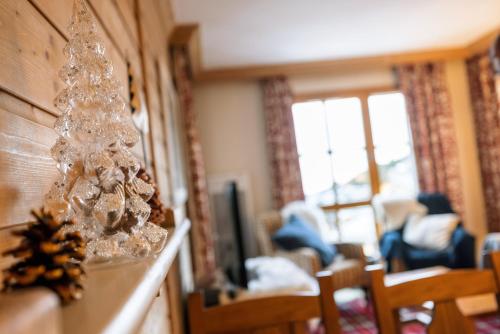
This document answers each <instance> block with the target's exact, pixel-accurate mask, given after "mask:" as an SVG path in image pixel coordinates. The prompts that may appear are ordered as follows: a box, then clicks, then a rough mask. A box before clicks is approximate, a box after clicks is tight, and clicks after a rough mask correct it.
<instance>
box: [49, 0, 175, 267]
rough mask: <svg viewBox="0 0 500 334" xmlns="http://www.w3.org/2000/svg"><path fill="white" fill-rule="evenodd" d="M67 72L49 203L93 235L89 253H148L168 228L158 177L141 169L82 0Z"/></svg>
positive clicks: (133, 134)
mask: <svg viewBox="0 0 500 334" xmlns="http://www.w3.org/2000/svg"><path fill="white" fill-rule="evenodd" d="M69 34H70V38H69V41H68V43H67V45H66V46H65V48H64V50H63V51H64V55H65V56H66V57H67V59H68V61H67V63H66V64H65V65H64V66H63V68H62V69H61V70H60V72H59V77H60V78H61V79H62V80H63V81H64V82H65V83H66V85H67V87H66V88H65V89H64V90H63V91H62V92H61V93H60V94H59V95H58V96H57V97H56V99H55V102H54V103H55V106H56V107H57V108H58V109H59V110H61V112H62V114H61V116H60V117H59V118H58V119H57V121H56V122H55V125H54V129H55V131H56V132H57V133H58V134H59V138H58V139H57V141H56V143H55V145H54V146H53V147H52V150H51V153H52V156H53V158H54V160H56V162H57V167H58V169H59V171H60V177H59V179H58V180H57V181H56V182H55V183H54V185H53V186H52V189H51V190H50V191H49V193H48V194H47V196H46V201H45V206H46V208H48V209H49V210H50V212H51V213H52V214H53V215H54V217H55V218H56V219H58V220H74V221H76V224H75V225H72V226H70V227H68V228H71V229H74V230H78V231H80V233H81V234H82V236H83V237H84V238H85V239H86V240H87V259H88V260H89V261H96V260H102V259H109V258H115V257H142V256H148V255H150V254H152V253H154V252H157V251H159V250H160V249H161V248H162V247H163V245H164V244H165V241H166V236H167V231H166V230H165V229H163V228H161V227H158V226H156V225H154V224H152V223H150V222H148V217H149V214H150V210H151V209H150V207H149V205H148V204H147V203H146V201H148V200H149V198H150V197H151V196H152V195H153V193H154V189H153V187H152V186H151V185H149V184H148V183H146V182H144V181H143V180H141V179H139V178H137V177H136V174H137V172H138V171H139V167H140V165H139V162H138V160H137V158H136V157H135V156H134V155H133V154H132V153H131V152H130V148H131V147H133V146H134V145H135V144H136V143H137V142H138V141H139V134H138V132H137V130H136V128H135V127H134V125H133V123H132V118H131V115H130V113H129V112H128V110H127V109H126V102H125V100H124V99H123V98H122V95H121V94H120V85H119V84H118V82H117V81H116V80H115V79H114V77H113V66H112V64H111V62H110V61H109V60H108V59H107V58H106V57H105V55H104V46H103V43H102V42H101V40H100V39H99V38H98V36H97V33H96V23H95V19H94V17H93V16H92V14H91V13H90V12H89V10H88V8H87V7H86V5H85V2H84V1H82V0H75V5H74V11H73V17H72V19H71V24H70V26H69Z"/></svg>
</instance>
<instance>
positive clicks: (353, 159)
mask: <svg viewBox="0 0 500 334" xmlns="http://www.w3.org/2000/svg"><path fill="white" fill-rule="evenodd" d="M292 111H293V119H294V127H295V135H296V140H297V150H298V153H299V161H300V169H301V176H302V185H303V187H304V193H305V195H306V198H307V200H308V201H310V202H313V203H315V204H318V205H320V206H322V207H323V209H325V211H326V212H327V215H328V217H329V219H330V221H331V223H332V225H333V226H335V227H336V229H335V230H336V233H338V235H335V236H334V237H335V238H340V239H341V240H342V241H356V242H365V243H367V244H371V243H375V242H376V233H375V226H374V217H373V212H372V210H371V208H370V202H371V199H372V197H373V195H374V194H377V193H379V192H383V193H392V194H401V195H413V194H415V193H416V192H417V182H416V173H415V164H414V159H413V150H412V144H411V136H410V131H409V128H408V119H407V114H406V108H405V102H404V97H403V95H402V94H401V93H399V92H381V93H377V92H366V91H364V92H359V93H352V94H348V95H344V96H340V97H331V98H326V99H316V100H306V101H305V102H297V103H294V104H293V107H292ZM332 238H333V237H332Z"/></svg>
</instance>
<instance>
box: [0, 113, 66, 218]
mask: <svg viewBox="0 0 500 334" xmlns="http://www.w3.org/2000/svg"><path fill="white" fill-rule="evenodd" d="M34 112H35V113H44V112H43V111H40V110H38V111H34ZM55 140H56V134H55V133H54V131H53V130H52V129H51V128H48V127H46V126H43V125H40V124H37V123H35V122H33V121H30V120H27V119H26V118H23V117H21V116H18V115H16V114H13V113H11V112H9V111H7V110H5V109H3V108H1V109H0V226H6V225H13V224H18V223H22V222H24V221H25V220H26V219H28V218H29V213H30V210H31V209H33V208H36V207H38V206H40V205H41V204H42V201H43V196H44V194H45V193H46V192H47V191H48V190H49V188H50V186H51V184H52V182H53V181H54V180H55V178H56V177H57V174H58V171H57V169H56V167H55V163H54V161H53V160H52V158H51V157H50V153H49V151H50V147H51V145H52V144H53V143H54V142H55Z"/></svg>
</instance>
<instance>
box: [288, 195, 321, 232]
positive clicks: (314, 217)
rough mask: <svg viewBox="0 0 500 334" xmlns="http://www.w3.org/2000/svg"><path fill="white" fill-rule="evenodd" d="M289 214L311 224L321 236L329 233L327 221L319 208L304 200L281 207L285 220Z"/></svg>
mask: <svg viewBox="0 0 500 334" xmlns="http://www.w3.org/2000/svg"><path fill="white" fill-rule="evenodd" d="M291 215H295V216H297V217H298V218H300V219H301V220H303V221H304V222H306V223H307V224H308V225H309V226H311V227H312V228H313V229H314V230H315V231H316V232H318V234H319V235H320V236H321V237H322V238H326V236H328V234H329V230H330V229H329V228H328V222H327V220H326V216H325V214H324V212H323V210H321V208H319V207H317V206H315V205H311V204H308V203H306V202H304V201H295V202H290V203H288V204H287V205H285V207H284V208H283V209H281V217H282V218H283V220H284V221H285V222H288V219H289V218H290V216H291Z"/></svg>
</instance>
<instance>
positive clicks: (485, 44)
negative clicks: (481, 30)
mask: <svg viewBox="0 0 500 334" xmlns="http://www.w3.org/2000/svg"><path fill="white" fill-rule="evenodd" d="M498 34H500V26H499V27H497V28H495V29H493V30H492V31H490V32H488V33H487V34H485V35H483V36H482V37H481V38H479V39H478V40H476V41H474V42H473V43H471V44H469V45H468V46H467V51H468V55H467V56H468V57H470V56H473V55H475V54H477V53H480V52H484V51H486V50H488V49H489V48H490V47H491V46H492V45H493V42H494V41H495V39H496V38H497V36H498Z"/></svg>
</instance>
